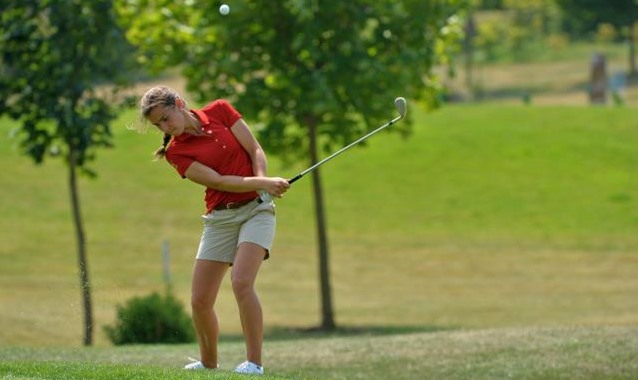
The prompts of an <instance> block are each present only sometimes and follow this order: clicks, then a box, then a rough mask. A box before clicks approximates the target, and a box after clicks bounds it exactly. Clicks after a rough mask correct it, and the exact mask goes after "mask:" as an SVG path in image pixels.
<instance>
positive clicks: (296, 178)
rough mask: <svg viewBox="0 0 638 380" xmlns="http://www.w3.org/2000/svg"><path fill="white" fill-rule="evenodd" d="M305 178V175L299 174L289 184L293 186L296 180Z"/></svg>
mask: <svg viewBox="0 0 638 380" xmlns="http://www.w3.org/2000/svg"><path fill="white" fill-rule="evenodd" d="M301 177H303V174H297V175H296V176H294V177H293V178H291V179H289V180H288V183H289V184H291V185H292V183H293V182H295V181H296V180H298V179H299V178H301Z"/></svg>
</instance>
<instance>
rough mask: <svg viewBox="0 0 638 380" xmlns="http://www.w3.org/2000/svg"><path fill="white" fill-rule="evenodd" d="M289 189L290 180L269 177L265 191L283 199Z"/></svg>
mask: <svg viewBox="0 0 638 380" xmlns="http://www.w3.org/2000/svg"><path fill="white" fill-rule="evenodd" d="M289 188H290V184H289V183H288V180H286V179H284V178H281V177H267V178H266V181H265V186H264V189H263V190H264V191H265V192H267V193H268V194H270V195H272V196H273V197H277V198H281V197H282V196H283V195H284V193H285V192H286V191H288V189H289Z"/></svg>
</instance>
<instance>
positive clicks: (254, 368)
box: [140, 87, 290, 374]
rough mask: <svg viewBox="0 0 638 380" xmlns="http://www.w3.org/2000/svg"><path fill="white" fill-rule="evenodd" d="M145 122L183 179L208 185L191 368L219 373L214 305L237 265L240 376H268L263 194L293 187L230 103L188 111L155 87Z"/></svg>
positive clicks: (194, 294) (267, 209)
mask: <svg viewBox="0 0 638 380" xmlns="http://www.w3.org/2000/svg"><path fill="white" fill-rule="evenodd" d="M140 103H141V104H140V106H141V112H142V115H143V117H144V118H145V119H146V120H148V121H149V122H150V123H151V124H153V125H155V126H156V127H157V128H158V129H159V130H160V131H162V132H163V133H164V139H163V143H162V146H161V147H160V148H159V149H158V151H157V152H156V153H155V154H156V157H158V158H165V159H166V160H167V161H168V162H169V163H170V164H171V165H172V166H173V167H174V168H175V170H176V171H177V172H178V174H179V175H180V176H181V177H182V178H188V179H189V180H191V181H192V182H194V183H196V184H199V185H201V186H204V187H205V188H206V191H205V202H206V215H204V216H203V217H202V218H203V224H204V230H203V233H202V237H201V241H200V244H199V248H198V251H197V258H196V260H195V265H194V270H193V279H192V289H191V307H192V315H193V325H194V327H195V330H196V333H197V338H198V341H199V349H200V355H201V356H200V360H199V361H196V362H193V363H191V364H188V365H186V366H185V367H184V368H185V369H207V368H209V369H214V368H217V363H218V361H217V360H218V353H217V341H218V336H219V325H218V321H217V316H216V314H215V309H214V306H215V300H216V298H217V294H218V292H219V288H220V285H221V282H222V279H223V277H224V275H225V274H226V272H227V271H228V269H229V268H231V282H232V288H233V292H234V294H235V299H236V301H237V305H238V306H239V314H240V315H239V316H240V320H241V326H242V330H243V334H244V339H245V342H246V361H245V362H243V363H242V364H240V365H239V366H237V368H236V369H235V372H239V373H247V374H263V373H264V368H263V366H262V342H263V315H262V309H261V304H260V302H259V298H258V296H257V293H256V292H255V279H256V277H257V273H258V271H259V268H260V266H261V263H262V261H263V260H265V259H267V258H268V257H269V255H270V249H271V245H272V242H273V238H274V233H275V224H276V222H275V209H274V204H273V203H272V202H260V201H259V198H258V192H266V193H268V194H270V195H271V196H272V197H281V196H282V195H283V194H284V193H285V192H286V190H287V189H288V188H289V187H290V184H289V183H288V182H287V181H286V180H285V179H283V178H279V177H267V176H266V170H267V164H266V155H265V154H264V151H263V149H262V148H261V146H260V144H259V142H258V141H257V140H256V139H255V137H254V135H253V134H252V132H251V130H250V128H249V127H248V125H247V124H246V122H245V121H244V120H243V118H242V115H241V114H240V113H239V112H238V111H237V110H235V109H234V108H233V107H232V106H231V105H230V104H229V103H228V102H227V101H225V100H221V99H218V100H215V101H213V102H211V103H210V104H208V105H206V106H205V107H203V108H201V109H189V108H188V106H187V104H186V102H185V101H184V100H183V98H182V97H181V96H180V95H179V94H178V93H177V92H175V91H174V90H172V89H170V88H168V87H153V88H151V89H150V90H148V91H147V92H146V93H145V94H144V96H143V97H142V99H141V102H140Z"/></svg>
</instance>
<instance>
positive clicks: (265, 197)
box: [259, 97, 408, 203]
mask: <svg viewBox="0 0 638 380" xmlns="http://www.w3.org/2000/svg"><path fill="white" fill-rule="evenodd" d="M394 106H395V107H396V108H397V110H398V111H399V116H397V117H395V118H394V119H392V120H390V121H388V122H387V123H385V124H383V125H382V126H380V127H379V128H377V129H375V130H373V131H372V132H370V133H368V134H366V135H365V136H363V137H361V138H359V139H357V140H356V141H354V142H352V143H350V144H348V145H346V146H344V147H343V148H341V149H339V150H338V151H336V152H334V153H333V154H331V155H330V156H328V157H326V158H324V159H323V160H321V161H319V162H317V163H316V164H314V165H312V166H311V167H309V168H308V169H306V170H304V171H302V172H301V173H299V174H297V175H296V176H294V177H293V178H291V179H290V180H289V181H288V183H290V184H292V183H293V182H295V181H297V180H298V179H300V178H301V177H303V176H304V175H306V174H308V173H310V172H311V171H313V170H315V169H317V168H318V167H319V166H321V165H323V164H325V163H326V162H328V161H330V160H332V159H333V158H335V157H337V156H338V155H340V154H341V153H343V152H345V151H346V150H348V149H350V148H352V147H353V146H355V145H357V144H359V143H360V142H362V141H363V140H365V139H367V138H368V137H370V136H372V135H374V134H376V133H377V132H379V131H380V130H382V129H384V128H387V127H389V126H391V125H392V124H394V123H396V122H397V121H399V120H401V119H403V118H404V117H405V115H406V113H407V112H408V109H407V104H406V101H405V98H403V97H398V98H396V99H395V100H394ZM270 200H272V196H271V195H270V194H268V193H266V192H262V193H261V194H260V198H259V203H262V202H268V201H270Z"/></svg>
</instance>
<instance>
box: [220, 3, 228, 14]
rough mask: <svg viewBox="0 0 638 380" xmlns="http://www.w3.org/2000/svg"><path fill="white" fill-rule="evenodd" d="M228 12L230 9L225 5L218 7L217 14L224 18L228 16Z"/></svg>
mask: <svg viewBox="0 0 638 380" xmlns="http://www.w3.org/2000/svg"><path fill="white" fill-rule="evenodd" d="M228 12H230V7H229V6H228V5H226V4H222V5H221V6H220V7H219V13H221V14H223V15H224V16H225V15H227V14H228Z"/></svg>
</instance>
